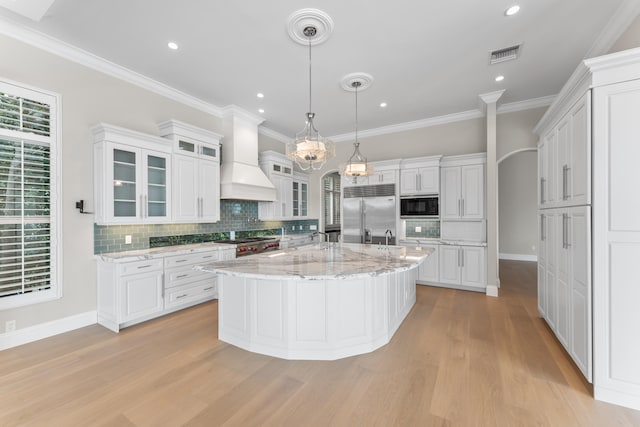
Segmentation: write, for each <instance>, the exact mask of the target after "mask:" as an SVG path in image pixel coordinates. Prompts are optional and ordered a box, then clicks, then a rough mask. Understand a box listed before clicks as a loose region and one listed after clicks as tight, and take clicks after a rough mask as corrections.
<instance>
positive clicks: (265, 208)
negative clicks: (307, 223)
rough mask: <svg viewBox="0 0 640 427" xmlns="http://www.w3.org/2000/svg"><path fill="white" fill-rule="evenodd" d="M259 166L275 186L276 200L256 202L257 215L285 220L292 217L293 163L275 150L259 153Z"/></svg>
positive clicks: (265, 218)
mask: <svg viewBox="0 0 640 427" xmlns="http://www.w3.org/2000/svg"><path fill="white" fill-rule="evenodd" d="M259 160H260V168H261V169H262V170H263V171H264V173H265V174H266V175H267V177H268V178H269V180H270V181H271V183H272V184H273V186H274V187H275V188H276V200H275V201H273V202H259V203H258V217H259V218H260V219H261V220H263V221H267V220H285V219H291V218H292V217H293V164H292V162H291V160H289V159H288V158H287V156H285V155H284V154H281V153H277V152H275V151H263V152H262V153H260V158H259Z"/></svg>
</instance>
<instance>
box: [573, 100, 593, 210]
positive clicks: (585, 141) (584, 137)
mask: <svg viewBox="0 0 640 427" xmlns="http://www.w3.org/2000/svg"><path fill="white" fill-rule="evenodd" d="M569 114H570V116H571V150H570V151H571V159H570V162H569V170H568V171H567V179H568V182H567V191H568V200H570V201H571V204H572V205H574V206H575V205H586V204H590V203H591V178H590V177H591V92H590V91H588V92H587V93H586V94H585V95H584V96H583V97H582V98H580V100H579V101H578V103H577V104H576V105H575V106H574V107H573V108H572V109H571V111H570V112H569Z"/></svg>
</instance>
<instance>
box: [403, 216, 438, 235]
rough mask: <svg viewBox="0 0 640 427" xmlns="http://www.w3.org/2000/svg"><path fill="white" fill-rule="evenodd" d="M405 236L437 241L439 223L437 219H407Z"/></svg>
mask: <svg viewBox="0 0 640 427" xmlns="http://www.w3.org/2000/svg"><path fill="white" fill-rule="evenodd" d="M405 234H406V236H407V237H411V238H421V237H422V238H425V239H437V238H439V237H440V221H438V220H437V219H435V220H434V219H426V220H419V219H411V220H409V219H408V220H407V222H406V229H405Z"/></svg>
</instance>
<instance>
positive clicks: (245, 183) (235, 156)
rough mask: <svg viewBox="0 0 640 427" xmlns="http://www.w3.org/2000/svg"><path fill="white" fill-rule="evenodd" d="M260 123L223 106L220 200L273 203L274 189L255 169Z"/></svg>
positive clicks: (267, 179)
mask: <svg viewBox="0 0 640 427" xmlns="http://www.w3.org/2000/svg"><path fill="white" fill-rule="evenodd" d="M263 121H264V119H262V118H261V117H257V116H254V115H252V114H250V113H248V112H247V111H244V110H242V109H240V108H238V107H236V106H228V107H225V109H224V115H223V122H224V136H225V138H224V141H223V143H222V164H221V166H220V198H221V199H238V200H259V201H275V200H276V189H275V187H274V186H273V184H272V183H271V181H269V178H267V176H266V175H265V174H264V172H262V169H260V167H259V166H258V125H259V124H260V123H262V122H263Z"/></svg>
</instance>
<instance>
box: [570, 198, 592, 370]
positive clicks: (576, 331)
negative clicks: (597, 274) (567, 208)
mask: <svg viewBox="0 0 640 427" xmlns="http://www.w3.org/2000/svg"><path fill="white" fill-rule="evenodd" d="M569 244H570V248H571V332H572V333H571V343H570V346H569V347H570V348H569V353H570V354H571V355H572V356H573V359H574V360H575V362H576V364H577V365H578V367H579V368H580V370H581V371H582V373H583V374H584V376H585V377H586V378H587V380H588V381H589V382H591V380H592V354H593V353H592V335H591V334H592V331H591V319H592V301H591V295H592V294H591V208H590V207H588V206H584V207H577V208H572V209H571V213H570V216H569Z"/></svg>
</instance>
